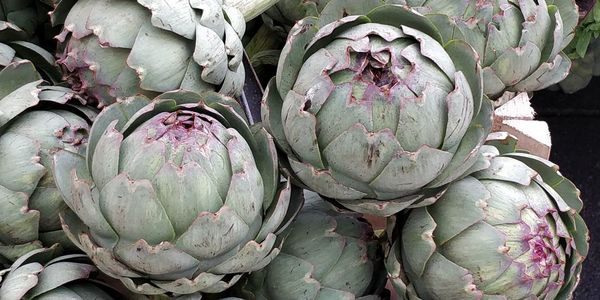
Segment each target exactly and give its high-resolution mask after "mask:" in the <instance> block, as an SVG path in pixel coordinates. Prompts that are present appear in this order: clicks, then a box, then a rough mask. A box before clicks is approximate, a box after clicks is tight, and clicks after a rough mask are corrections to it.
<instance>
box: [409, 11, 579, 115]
mask: <svg viewBox="0 0 600 300" xmlns="http://www.w3.org/2000/svg"><path fill="white" fill-rule="evenodd" d="M405 1H406V4H408V5H409V6H410V7H412V8H414V9H416V10H417V11H419V12H421V13H423V14H425V15H428V17H429V18H430V19H431V20H432V21H433V22H435V23H436V24H438V26H439V28H443V29H445V30H441V33H442V36H443V40H444V42H447V41H451V40H453V39H456V38H458V39H463V40H465V41H467V42H468V43H469V44H470V45H471V46H473V47H474V48H475V51H476V52H477V53H478V54H479V57H480V59H481V65H482V67H483V82H484V84H483V86H484V91H485V94H486V95H488V96H489V97H490V98H492V99H494V100H496V99H498V100H500V101H499V102H500V103H502V102H504V101H506V100H507V99H510V98H512V96H513V95H514V94H515V93H518V92H533V91H537V90H541V89H544V88H546V87H549V86H551V85H553V84H556V83H558V82H560V81H561V80H563V79H564V78H565V77H566V76H567V74H568V72H569V69H570V67H571V60H570V59H569V57H568V56H567V55H566V54H564V53H563V52H562V50H563V49H565V47H567V46H568V45H569V43H570V42H571V40H572V39H573V36H574V34H575V27H576V26H577V22H578V19H579V14H578V11H577V5H576V4H575V1H574V0H479V1H470V0H458V1H451V2H449V1H448V0H405ZM442 15H448V16H451V18H452V20H451V21H450V20H449V19H448V18H446V17H444V16H442Z"/></svg>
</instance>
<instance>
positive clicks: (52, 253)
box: [0, 247, 123, 300]
mask: <svg viewBox="0 0 600 300" xmlns="http://www.w3.org/2000/svg"><path fill="white" fill-rule="evenodd" d="M57 253H59V252H57V250H56V248H55V247H51V248H44V249H37V250H33V251H31V252H28V253H27V254H25V255H23V256H22V257H20V258H19V259H18V260H17V261H15V263H14V264H13V265H12V266H11V267H10V268H9V269H6V270H0V299H2V300H21V299H27V300H35V299H68V300H79V299H81V300H83V299H95V300H112V299H123V298H122V297H114V295H115V294H116V295H118V293H116V291H114V290H112V289H111V288H109V287H107V286H106V285H103V284H99V283H97V282H94V281H92V280H89V279H90V277H91V276H93V275H94V273H97V272H98V269H97V268H96V267H94V265H92V264H91V262H90V260H89V258H88V257H87V256H85V255H84V254H73V255H64V256H58V257H56V255H57Z"/></svg>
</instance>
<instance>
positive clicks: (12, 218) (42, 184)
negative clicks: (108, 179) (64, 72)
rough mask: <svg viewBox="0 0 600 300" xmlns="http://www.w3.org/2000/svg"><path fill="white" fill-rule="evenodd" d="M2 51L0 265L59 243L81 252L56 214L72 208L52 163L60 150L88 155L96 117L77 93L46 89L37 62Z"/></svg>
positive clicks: (49, 87)
mask: <svg viewBox="0 0 600 300" xmlns="http://www.w3.org/2000/svg"><path fill="white" fill-rule="evenodd" d="M2 46H7V45H6V44H2V43H0V48H1V49H0V53H1V54H7V53H8V54H12V55H6V56H5V55H0V56H1V57H3V58H8V59H9V60H10V63H9V64H8V65H6V66H5V67H3V69H2V70H1V71H0V266H2V265H10V264H11V263H12V262H14V261H15V260H16V259H17V258H18V257H19V256H21V255H24V254H25V253H27V252H29V251H31V250H34V249H39V248H42V247H44V246H46V247H49V246H51V245H53V244H55V243H59V244H60V245H61V246H63V247H64V248H66V249H68V250H75V249H77V248H76V247H75V246H74V245H73V244H72V243H71V242H70V241H69V239H68V238H67V237H66V235H65V234H64V233H63V231H62V228H61V224H60V219H59V215H58V214H59V212H61V211H63V210H66V209H68V207H67V206H66V205H65V203H64V202H63V200H62V196H61V195H60V193H59V191H58V190H57V188H56V186H55V184H54V177H53V174H52V172H51V168H52V162H51V161H52V156H53V155H54V153H55V152H56V151H59V150H64V151H70V152H73V153H84V152H85V149H86V144H87V139H88V134H89V131H90V127H91V122H92V120H93V118H94V117H95V115H96V112H95V111H92V110H90V109H88V108H86V107H84V106H83V105H82V103H81V102H79V101H77V100H81V99H78V97H77V96H76V95H75V93H74V92H73V91H71V90H69V89H67V88H63V87H58V86H47V85H44V81H43V80H42V78H41V76H40V74H39V73H38V72H37V71H36V69H35V67H34V65H33V63H31V62H30V61H28V60H23V59H20V58H18V57H15V56H14V55H15V52H14V50H13V49H12V48H10V47H8V46H7V47H6V48H3V47H2ZM4 50H7V51H4ZM11 57H12V58H11ZM0 65H4V62H0ZM70 100H73V101H70Z"/></svg>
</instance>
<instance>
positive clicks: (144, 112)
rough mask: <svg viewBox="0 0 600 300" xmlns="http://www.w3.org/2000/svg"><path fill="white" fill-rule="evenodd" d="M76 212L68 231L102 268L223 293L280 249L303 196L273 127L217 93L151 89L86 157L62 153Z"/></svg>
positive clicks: (109, 118)
mask: <svg viewBox="0 0 600 300" xmlns="http://www.w3.org/2000/svg"><path fill="white" fill-rule="evenodd" d="M55 170H56V176H55V178H56V180H57V186H58V187H59V189H60V191H61V192H62V194H63V195H64V197H65V201H66V203H67V204H68V205H69V207H71V208H72V210H73V212H74V213H67V214H64V215H63V216H62V221H63V228H64V230H65V231H66V232H67V233H68V234H69V237H70V238H71V239H72V240H73V241H74V242H75V243H76V244H77V245H78V246H79V247H80V248H81V249H82V250H83V251H84V252H85V253H87V254H88V255H89V256H90V257H91V259H92V260H93V261H94V263H95V264H96V265H97V266H98V268H99V269H100V270H102V271H103V272H105V273H106V274H108V275H109V276H112V277H114V278H117V279H119V280H121V281H122V282H123V283H124V284H125V285H126V286H127V287H128V288H129V289H131V290H132V291H135V292H138V293H142V294H162V293H166V292H170V293H173V294H191V293H195V292H203V293H217V292H221V291H223V290H225V289H227V288H229V287H230V286H232V285H233V284H235V283H236V282H237V281H238V280H239V279H240V277H241V275H242V273H246V272H251V271H255V270H258V269H261V268H263V267H264V266H266V265H267V264H268V263H269V262H270V261H271V260H272V259H273V258H274V257H275V256H276V255H277V254H278V253H279V251H280V243H278V242H276V236H277V234H278V233H279V232H280V231H281V230H283V229H284V228H285V227H286V226H287V225H288V224H289V222H290V221H291V219H292V218H293V217H294V216H295V214H296V213H297V212H298V210H299V209H300V207H301V206H302V204H303V196H302V193H301V190H300V189H299V188H296V187H293V186H291V184H290V182H289V181H287V182H280V177H279V172H278V163H277V153H276V150H275V145H274V143H273V141H272V139H271V137H270V136H269V134H268V133H267V132H266V131H265V130H264V129H263V128H261V127H259V126H254V127H252V128H250V127H249V126H248V125H247V122H246V120H245V117H243V111H242V109H241V107H240V106H239V104H238V103H237V102H235V100H234V99H232V98H228V97H224V96H221V95H218V94H216V93H206V94H202V95H199V94H195V93H192V92H186V91H175V92H169V93H165V94H163V95H161V96H159V97H157V98H156V99H155V100H154V101H151V100H149V99H148V98H146V97H143V96H137V97H132V98H128V99H125V100H123V101H121V102H118V103H116V104H114V105H111V106H109V107H108V108H106V109H105V110H104V111H103V112H102V113H100V115H99V116H98V118H97V120H96V122H95V123H94V126H93V127H92V132H91V137H90V144H89V148H88V151H87V154H86V155H76V154H73V153H70V152H66V151H62V152H59V153H57V154H56V155H55Z"/></svg>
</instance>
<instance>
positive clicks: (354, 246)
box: [245, 192, 385, 300]
mask: <svg viewBox="0 0 600 300" xmlns="http://www.w3.org/2000/svg"><path fill="white" fill-rule="evenodd" d="M306 195H307V198H306V201H307V203H306V205H305V206H304V208H303V209H302V211H301V212H300V213H299V214H298V217H297V218H296V219H295V220H294V222H292V224H291V225H290V226H289V227H288V228H287V229H286V230H285V232H284V233H282V234H281V237H282V239H283V240H284V242H283V247H282V248H281V253H279V255H278V256H277V257H276V258H275V259H274V260H273V261H272V262H271V263H270V264H269V265H268V266H267V267H266V268H264V269H263V270H261V271H258V272H254V273H252V274H251V275H250V276H249V279H248V284H247V285H246V289H247V290H248V291H249V295H251V297H248V296H247V297H245V298H253V299H257V300H268V299H307V300H308V299H314V300H316V299H321V300H325V299H363V300H368V299H380V297H379V296H380V295H381V293H382V292H383V286H384V285H385V280H382V279H384V278H385V271H384V270H385V268H384V266H383V252H382V249H381V245H380V244H379V241H378V239H377V237H376V236H375V235H374V233H373V229H372V228H371V225H370V224H369V223H368V222H367V221H366V220H365V219H362V218H361V215H360V214H356V213H349V212H343V211H336V210H334V209H333V208H331V207H328V206H327V205H326V204H325V203H324V202H323V201H322V200H321V199H320V198H319V196H318V195H316V194H314V193H310V192H307V193H306Z"/></svg>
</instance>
